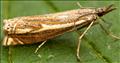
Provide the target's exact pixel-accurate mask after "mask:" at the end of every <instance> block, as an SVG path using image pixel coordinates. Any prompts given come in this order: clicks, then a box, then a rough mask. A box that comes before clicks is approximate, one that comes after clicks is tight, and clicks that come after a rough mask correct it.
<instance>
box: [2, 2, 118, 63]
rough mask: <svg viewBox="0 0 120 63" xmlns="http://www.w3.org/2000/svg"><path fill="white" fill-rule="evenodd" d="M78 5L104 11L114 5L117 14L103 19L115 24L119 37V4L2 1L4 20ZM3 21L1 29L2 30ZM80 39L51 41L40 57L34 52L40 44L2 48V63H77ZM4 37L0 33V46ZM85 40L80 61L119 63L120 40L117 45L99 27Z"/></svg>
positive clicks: (64, 37) (72, 36) (69, 36)
mask: <svg viewBox="0 0 120 63" xmlns="http://www.w3.org/2000/svg"><path fill="white" fill-rule="evenodd" d="M76 2H80V4H81V5H82V6H83V7H102V6H107V5H109V4H115V7H117V10H115V11H113V12H111V13H108V14H107V15H105V16H103V18H104V19H105V20H106V21H107V22H110V23H112V27H111V30H112V32H113V33H114V34H115V35H117V36H120V18H119V16H120V1H2V2H1V3H2V8H1V9H2V20H3V19H9V18H14V17H19V16H31V15H41V14H48V13H54V12H60V11H65V10H71V9H77V8H79V6H77V4H76ZM2 20H1V27H2V26H3V24H2ZM1 29H2V28H1ZM80 32H83V30H81V31H80ZM78 36H79V35H78V34H77V33H76V32H69V33H65V34H64V35H61V36H58V37H56V38H54V39H51V40H48V41H47V43H46V44H45V45H44V46H42V48H41V49H39V51H38V53H37V54H35V53H34V51H35V49H36V48H37V47H38V45H39V44H40V43H38V44H31V45H19V46H11V47H4V46H1V63H11V62H13V63H77V60H76V56H75V55H76V47H77V41H78ZM3 37H4V35H3V31H2V30H1V38H0V41H1V42H2V40H3ZM86 37H87V39H82V44H81V48H80V57H81V60H82V62H83V63H120V40H117V41H115V40H114V39H113V38H111V37H109V36H108V35H106V34H105V33H104V32H103V30H102V29H101V28H100V26H98V25H95V26H93V27H92V28H91V29H90V30H89V31H88V33H87V34H86ZM9 49H10V50H11V52H12V53H11V56H12V58H11V60H9V56H8V50H9ZM78 63H79V62H78Z"/></svg>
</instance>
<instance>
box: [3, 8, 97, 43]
mask: <svg viewBox="0 0 120 63" xmlns="http://www.w3.org/2000/svg"><path fill="white" fill-rule="evenodd" d="M93 12H95V11H94V9H78V10H71V11H66V12H61V13H55V14H46V15H41V16H27V17H19V18H18V19H17V18H13V19H9V20H8V21H9V22H10V21H11V22H10V24H12V25H11V26H7V25H9V23H7V22H5V25H4V27H5V28H4V30H5V31H6V32H7V34H6V35H7V36H8V39H7V41H8V42H4V45H17V44H32V43H37V42H41V41H45V40H48V39H51V38H54V37H56V36H58V35H61V34H63V33H64V32H67V31H70V30H73V29H74V26H76V27H77V28H79V27H80V26H81V25H87V24H88V23H90V22H91V21H93V20H96V15H95V14H90V15H86V14H89V13H93ZM83 15H85V16H83ZM81 16H83V17H81ZM6 24H7V25H6ZM7 28H10V30H7ZM5 41H6V40H5Z"/></svg>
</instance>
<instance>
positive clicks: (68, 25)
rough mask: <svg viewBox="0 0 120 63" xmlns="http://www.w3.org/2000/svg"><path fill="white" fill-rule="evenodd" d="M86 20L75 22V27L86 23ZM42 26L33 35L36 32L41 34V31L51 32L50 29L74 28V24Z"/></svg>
mask: <svg viewBox="0 0 120 63" xmlns="http://www.w3.org/2000/svg"><path fill="white" fill-rule="evenodd" d="M85 21H86V20H80V21H78V22H75V25H78V24H81V23H83V22H85ZM41 25H42V27H43V28H42V29H39V30H36V31H33V32H32V33H35V32H40V31H44V30H49V29H59V28H66V27H70V26H74V22H72V23H66V24H57V25H48V24H41Z"/></svg>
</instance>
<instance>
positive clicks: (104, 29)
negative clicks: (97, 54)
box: [97, 16, 120, 40]
mask: <svg viewBox="0 0 120 63" xmlns="http://www.w3.org/2000/svg"><path fill="white" fill-rule="evenodd" d="M97 17H98V18H99V20H101V21H103V22H105V20H104V19H102V18H100V17H99V16H97ZM99 25H100V27H101V28H102V29H103V31H104V32H105V33H106V34H107V35H109V36H110V37H113V38H115V39H119V40H120V37H118V36H116V35H113V34H112V33H111V31H109V30H107V29H106V28H105V27H104V26H103V25H102V24H101V23H100V22H99Z"/></svg>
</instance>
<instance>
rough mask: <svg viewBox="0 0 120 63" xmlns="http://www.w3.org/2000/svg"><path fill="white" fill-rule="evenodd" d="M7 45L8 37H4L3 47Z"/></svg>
mask: <svg viewBox="0 0 120 63" xmlns="http://www.w3.org/2000/svg"><path fill="white" fill-rule="evenodd" d="M7 43H8V36H7V35H6V36H5V37H4V39H3V45H4V46H6V45H7Z"/></svg>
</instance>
